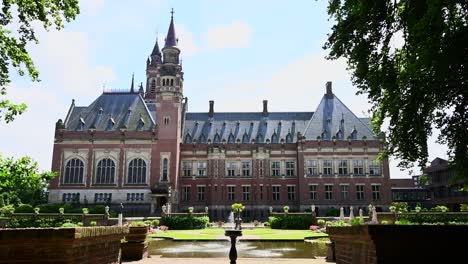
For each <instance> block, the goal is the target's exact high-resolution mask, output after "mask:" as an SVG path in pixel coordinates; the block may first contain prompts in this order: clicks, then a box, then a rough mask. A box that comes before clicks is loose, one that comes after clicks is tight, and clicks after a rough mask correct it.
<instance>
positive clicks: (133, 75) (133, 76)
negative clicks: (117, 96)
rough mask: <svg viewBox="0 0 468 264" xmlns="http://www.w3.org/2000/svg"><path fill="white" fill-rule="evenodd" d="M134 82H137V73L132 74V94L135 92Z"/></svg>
mask: <svg viewBox="0 0 468 264" xmlns="http://www.w3.org/2000/svg"><path fill="white" fill-rule="evenodd" d="M134 80H135V73H132V85H131V86H130V93H134V92H135V86H134V84H133V83H134Z"/></svg>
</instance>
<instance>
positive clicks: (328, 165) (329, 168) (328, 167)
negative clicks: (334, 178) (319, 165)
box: [323, 160, 333, 175]
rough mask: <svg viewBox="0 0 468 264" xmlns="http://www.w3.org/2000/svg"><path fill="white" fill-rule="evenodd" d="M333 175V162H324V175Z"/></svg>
mask: <svg viewBox="0 0 468 264" xmlns="http://www.w3.org/2000/svg"><path fill="white" fill-rule="evenodd" d="M332 174H333V162H332V161H331V160H324V161H323V175H332Z"/></svg>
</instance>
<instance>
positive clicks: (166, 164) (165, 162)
mask: <svg viewBox="0 0 468 264" xmlns="http://www.w3.org/2000/svg"><path fill="white" fill-rule="evenodd" d="M168 175H169V160H167V159H166V158H164V159H163V169H162V181H167V176H168Z"/></svg>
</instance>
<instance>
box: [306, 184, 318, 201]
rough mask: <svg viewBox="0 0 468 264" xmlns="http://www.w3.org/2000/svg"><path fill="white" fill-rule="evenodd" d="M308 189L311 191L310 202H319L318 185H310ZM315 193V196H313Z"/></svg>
mask: <svg viewBox="0 0 468 264" xmlns="http://www.w3.org/2000/svg"><path fill="white" fill-rule="evenodd" d="M308 186H309V188H308V191H309V200H311V201H317V200H318V184H317V183H310V184H309V185H308ZM312 186H314V188H313V189H314V190H312V188H311V187H312ZM312 193H314V194H315V195H312ZM312 196H315V197H314V198H313V197H312Z"/></svg>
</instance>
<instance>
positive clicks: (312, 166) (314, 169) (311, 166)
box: [306, 160, 319, 176]
mask: <svg viewBox="0 0 468 264" xmlns="http://www.w3.org/2000/svg"><path fill="white" fill-rule="evenodd" d="M306 167H307V175H308V176H313V175H318V174H319V173H318V162H317V160H306Z"/></svg>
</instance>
